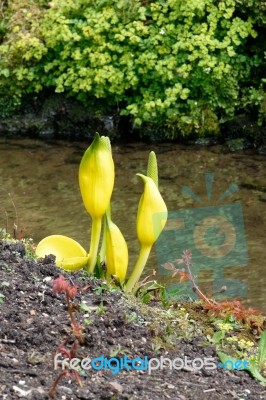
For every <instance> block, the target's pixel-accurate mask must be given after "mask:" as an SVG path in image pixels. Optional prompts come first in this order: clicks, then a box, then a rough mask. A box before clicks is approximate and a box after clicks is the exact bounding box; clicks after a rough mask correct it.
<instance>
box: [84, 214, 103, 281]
mask: <svg viewBox="0 0 266 400" xmlns="http://www.w3.org/2000/svg"><path fill="white" fill-rule="evenodd" d="M101 227H102V219H101V218H93V220H92V227H91V243H90V256H89V261H88V264H87V271H88V272H89V273H90V274H92V273H93V271H94V268H95V265H96V261H97V254H98V247H99V242H100V237H101Z"/></svg>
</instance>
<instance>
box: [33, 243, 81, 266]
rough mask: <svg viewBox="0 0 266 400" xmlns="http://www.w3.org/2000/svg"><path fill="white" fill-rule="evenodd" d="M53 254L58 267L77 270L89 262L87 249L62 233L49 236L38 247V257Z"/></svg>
mask: <svg viewBox="0 0 266 400" xmlns="http://www.w3.org/2000/svg"><path fill="white" fill-rule="evenodd" d="M49 254H53V255H55V257H56V260H55V263H56V265H57V266H58V267H60V268H63V269H65V270H67V271H77V270H78V269H81V268H82V267H84V266H85V265H86V264H87V263H88V259H89V256H88V255H87V253H86V250H85V249H84V248H83V247H82V246H81V245H80V244H79V243H78V242H76V241H75V240H73V239H71V238H69V237H67V236H62V235H51V236H47V237H46V238H44V239H43V240H41V241H40V243H39V244H38V246H37V248H36V255H37V256H38V257H45V256H48V255H49Z"/></svg>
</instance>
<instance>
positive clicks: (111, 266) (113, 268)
mask: <svg viewBox="0 0 266 400" xmlns="http://www.w3.org/2000/svg"><path fill="white" fill-rule="evenodd" d="M105 224H106V225H105V227H106V229H105V241H106V242H105V245H106V266H107V274H108V275H109V276H110V275H114V276H116V277H117V278H118V279H119V281H120V282H123V281H124V280H125V277H126V273H127V265H128V248H127V244H126V241H125V239H124V236H123V235H122V233H121V231H120V229H119V228H118V226H117V225H115V224H114V223H113V222H112V221H111V219H110V218H109V217H108V216H107V215H106V217H105Z"/></svg>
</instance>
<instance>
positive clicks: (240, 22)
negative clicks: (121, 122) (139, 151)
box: [0, 0, 266, 137]
mask: <svg viewBox="0 0 266 400" xmlns="http://www.w3.org/2000/svg"><path fill="white" fill-rule="evenodd" d="M24 2H25V3H24V4H23V6H22V5H20V6H19V7H18V4H21V2H20V3H18V0H13V2H12V4H15V5H16V7H15V9H14V12H13V15H12V18H11V19H10V22H9V34H8V35H7V39H6V40H5V42H4V43H3V44H2V46H0V58H1V59H2V61H0V85H1V83H2V84H3V86H5V87H8V92H9V93H13V96H14V99H15V100H16V101H17V102H18V101H19V99H20V97H21V96H22V95H23V94H25V93H31V92H38V91H41V90H42V89H43V88H47V87H52V88H54V89H55V91H56V92H58V93H62V92H67V93H69V94H70V95H73V96H75V97H76V98H78V99H79V100H81V101H83V102H85V103H86V102H88V101H89V100H90V99H91V98H94V99H104V100H105V101H106V102H107V104H108V105H109V106H110V107H114V106H115V107H117V108H119V110H120V112H121V114H122V115H130V116H131V117H132V118H133V120H134V123H135V125H141V124H142V123H143V122H144V121H145V122H149V123H150V122H153V123H159V124H164V125H166V126H168V127H169V128H170V130H169V131H170V132H171V133H170V135H171V136H172V137H174V136H176V135H177V134H179V133H180V132H181V133H182V134H183V135H185V134H190V133H191V132H195V131H196V132H197V133H198V134H199V135H201V134H206V133H218V130H219V128H218V127H219V122H223V121H225V120H226V119H228V118H231V117H233V116H234V115H235V114H236V113H237V112H239V110H241V109H243V107H245V106H246V107H248V106H250V105H252V106H254V105H255V106H256V107H257V109H259V110H260V120H263V118H264V117H263V116H261V110H262V109H263V106H262V104H264V103H263V102H264V101H265V100H263V98H264V97H263V96H264V88H263V82H262V81H261V79H262V77H261V71H262V67H263V51H264V50H266V48H265V44H263V45H259V46H256V45H255V43H256V41H258V40H259V39H260V37H258V32H259V27H260V29H262V28H261V27H263V26H264V23H265V21H264V19H263V17H262V15H264V14H263V13H264V8H263V7H264V6H265V2H258V1H257V0H243V1H240V2H238V1H236V0H220V1H218V0H217V1H216V0H198V1H191V2H184V1H183V0H159V1H145V0H142V1H138V0H116V1H111V0H97V1H92V0H54V1H52V2H50V3H49V7H46V6H45V3H44V2H42V3H40V1H37V0H35V1H33V0H32V1H31V2H30V3H28V2H26V0H24ZM26 3H28V4H26ZM263 4H264V5H263ZM260 7H261V8H260ZM250 10H253V12H252V13H251V11H250ZM263 29H264V28H263ZM255 38H256V40H255ZM260 40H261V39H260ZM252 46H254V50H252ZM252 82H254V85H253V83H252ZM258 91H259V93H260V96H259V97H260V98H261V101H258V99H257V98H255V97H256V96H254V94H255V93H257V92H258Z"/></svg>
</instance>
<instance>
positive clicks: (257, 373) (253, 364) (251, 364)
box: [249, 360, 266, 385]
mask: <svg viewBox="0 0 266 400" xmlns="http://www.w3.org/2000/svg"><path fill="white" fill-rule="evenodd" d="M249 372H250V373H251V375H252V376H253V377H254V378H255V379H257V380H258V381H259V382H261V383H262V384H263V385H265V384H266V378H264V377H263V376H262V375H261V373H260V371H259V369H258V366H257V364H256V362H255V360H252V361H250V362H249Z"/></svg>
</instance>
